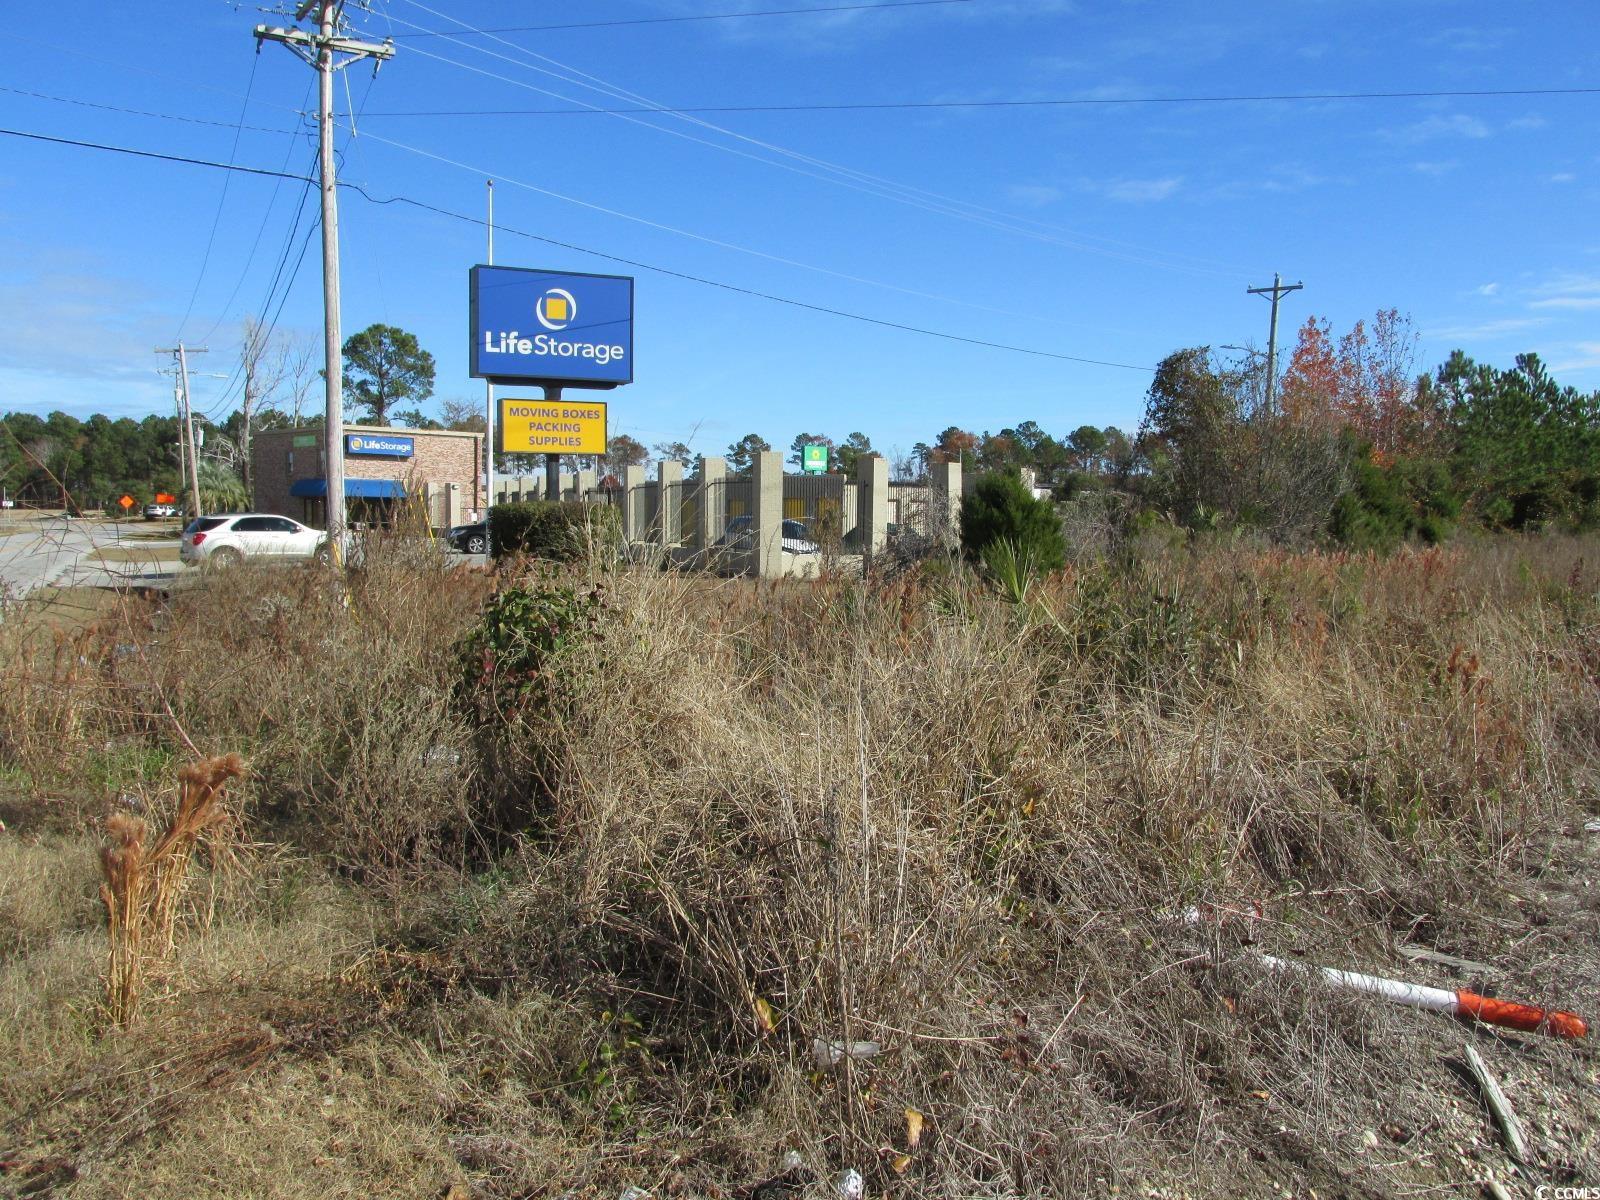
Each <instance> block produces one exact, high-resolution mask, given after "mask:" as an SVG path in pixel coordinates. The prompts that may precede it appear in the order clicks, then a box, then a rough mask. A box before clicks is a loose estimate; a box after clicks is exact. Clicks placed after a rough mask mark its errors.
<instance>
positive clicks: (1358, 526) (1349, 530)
mask: <svg viewBox="0 0 1600 1200" xmlns="http://www.w3.org/2000/svg"><path fill="white" fill-rule="evenodd" d="M1351 476H1352V478H1351V485H1350V488H1349V490H1347V491H1346V492H1345V493H1344V494H1343V495H1342V496H1340V497H1339V499H1338V500H1336V501H1335V502H1334V506H1333V513H1332V514H1331V517H1330V519H1329V531H1330V532H1331V533H1332V534H1333V538H1334V540H1335V541H1337V542H1338V543H1339V544H1340V545H1343V546H1349V547H1351V548H1352V549H1356V550H1379V551H1384V552H1387V551H1390V550H1393V549H1394V548H1395V547H1396V546H1398V545H1399V544H1400V543H1402V542H1406V541H1410V540H1412V539H1415V540H1417V541H1421V542H1425V543H1427V544H1428V545H1436V544H1437V543H1439V542H1442V541H1444V539H1445V538H1446V537H1448V536H1449V534H1450V527H1451V523H1452V522H1453V521H1454V520H1455V518H1456V517H1457V516H1458V515H1459V513H1460V511H1461V502H1460V500H1459V499H1458V498H1457V496H1456V494H1455V492H1454V491H1453V490H1452V489H1451V486H1450V479H1449V472H1448V471H1447V470H1446V468H1445V466H1444V464H1442V463H1439V462H1432V461H1426V460H1422V459H1404V458H1402V459H1399V460H1397V461H1396V462H1395V463H1393V464H1392V465H1391V466H1388V467H1381V466H1379V465H1378V464H1377V463H1375V462H1373V461H1372V456H1371V454H1370V452H1369V451H1368V450H1367V449H1366V448H1365V447H1362V448H1360V450H1359V451H1358V452H1357V453H1356V454H1355V456H1354V460H1353V462H1352V464H1351Z"/></svg>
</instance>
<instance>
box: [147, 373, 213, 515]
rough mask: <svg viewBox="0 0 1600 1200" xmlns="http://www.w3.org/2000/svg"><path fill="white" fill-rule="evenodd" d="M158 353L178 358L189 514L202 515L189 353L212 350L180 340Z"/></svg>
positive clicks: (180, 413) (179, 414)
mask: <svg viewBox="0 0 1600 1200" xmlns="http://www.w3.org/2000/svg"><path fill="white" fill-rule="evenodd" d="M156 353H157V354H170V355H172V357H173V358H174V359H176V360H177V366H178V397H179V413H178V417H179V420H181V421H182V422H183V424H182V428H181V430H180V433H181V435H182V437H183V438H184V439H186V440H187V441H188V444H189V515H190V516H191V517H198V516H199V515H200V471H199V462H198V460H199V457H200V455H199V453H198V452H197V450H196V448H195V444H194V407H193V406H192V405H191V404H190V403H189V355H191V354H208V353H210V351H208V350H206V349H204V348H201V347H194V346H185V345H184V344H183V343H182V342H179V343H178V344H177V345H176V346H175V347H173V348H172V349H170V350H157V351H156Z"/></svg>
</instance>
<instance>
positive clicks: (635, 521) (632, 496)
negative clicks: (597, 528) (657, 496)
mask: <svg viewBox="0 0 1600 1200" xmlns="http://www.w3.org/2000/svg"><path fill="white" fill-rule="evenodd" d="M643 502H644V468H643V467H623V468H622V538H623V540H624V541H628V542H638V541H642V540H643V539H644V522H643V521H641V520H639V516H640V512H641V510H642V509H643V507H644V503H643Z"/></svg>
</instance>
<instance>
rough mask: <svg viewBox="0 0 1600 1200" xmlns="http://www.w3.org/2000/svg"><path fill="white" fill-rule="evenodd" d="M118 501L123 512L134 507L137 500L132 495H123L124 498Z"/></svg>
mask: <svg viewBox="0 0 1600 1200" xmlns="http://www.w3.org/2000/svg"><path fill="white" fill-rule="evenodd" d="M117 503H118V504H120V505H122V511H123V512H127V511H128V509H130V508H132V507H133V506H134V503H135V502H134V499H133V497H132V496H126V495H125V496H123V497H122V499H120V500H118V501H117Z"/></svg>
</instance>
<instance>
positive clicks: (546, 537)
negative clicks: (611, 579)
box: [489, 500, 622, 562]
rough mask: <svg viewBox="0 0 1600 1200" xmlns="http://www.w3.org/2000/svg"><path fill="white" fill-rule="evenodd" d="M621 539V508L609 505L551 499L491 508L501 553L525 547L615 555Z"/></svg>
mask: <svg viewBox="0 0 1600 1200" xmlns="http://www.w3.org/2000/svg"><path fill="white" fill-rule="evenodd" d="M621 544H622V520H621V514H620V513H619V512H618V510H617V509H615V508H612V507H610V506H609V505H604V504H585V503H582V502H581V501H577V500H563V501H548V500H545V501H536V502H534V503H531V504H496V505H495V506H494V507H493V508H491V509H490V510H489V552H490V554H492V555H493V556H494V557H495V558H500V557H502V556H504V555H507V554H516V553H525V554H533V555H536V556H538V557H539V558H548V559H553V560H554V561H556V562H577V561H579V560H581V559H585V558H588V557H589V556H590V555H591V554H599V555H602V556H605V557H610V556H612V555H614V554H616V553H617V551H618V549H619V548H620V547H621Z"/></svg>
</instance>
